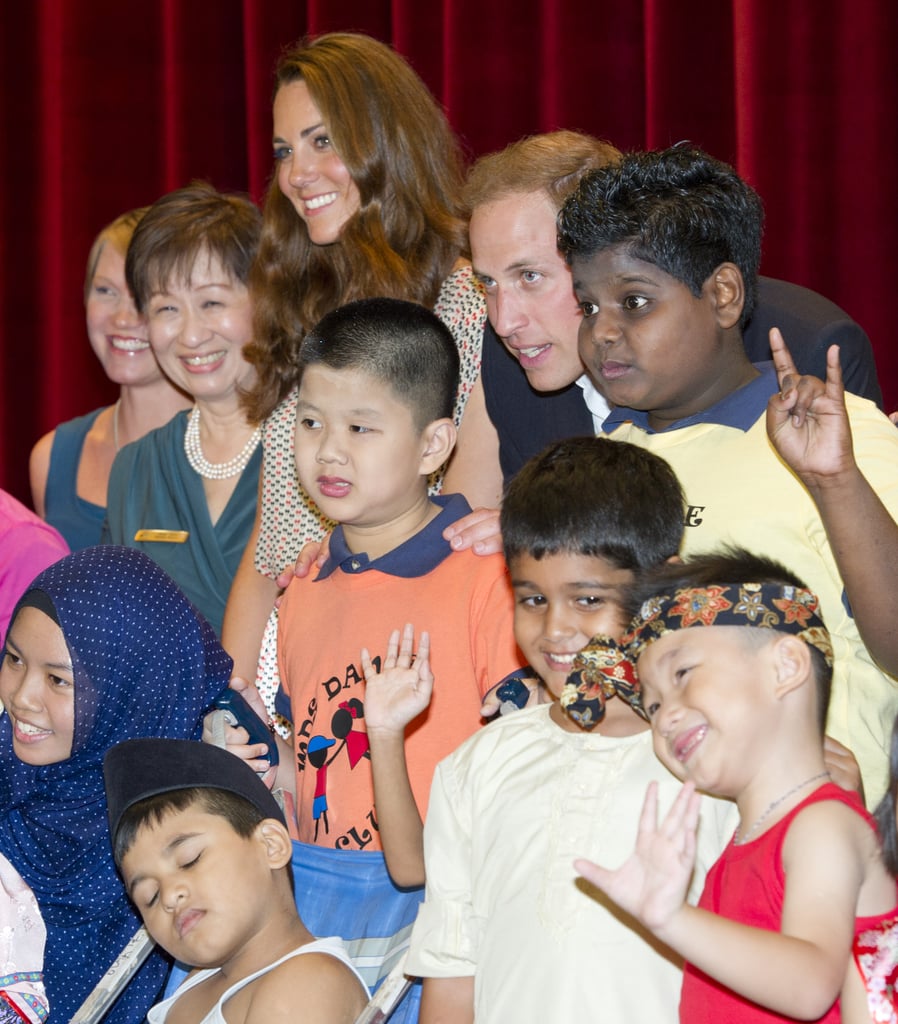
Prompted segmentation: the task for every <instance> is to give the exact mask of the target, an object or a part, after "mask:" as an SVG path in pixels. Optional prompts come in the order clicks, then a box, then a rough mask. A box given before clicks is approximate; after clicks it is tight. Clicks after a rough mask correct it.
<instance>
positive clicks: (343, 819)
mask: <svg viewBox="0 0 898 1024" xmlns="http://www.w3.org/2000/svg"><path fill="white" fill-rule="evenodd" d="M447 511H448V510H447ZM452 518H457V516H453V517H452ZM449 521H451V519H450V520H449ZM434 524H439V525H438V527H437V529H438V530H439V531H440V532H441V531H442V529H443V527H444V526H445V525H447V520H446V519H445V518H443V516H440V517H439V519H438V520H434V522H433V523H431V524H430V526H429V527H425V531H426V532H427V533H428V534H429V535H430V537H431V539H432V538H433V534H434V533H435V532H436V531H435V530H432V529H431V528H430V527H433V526H434ZM425 531H422V533H424V532H425ZM420 536H421V535H417V536H415V537H413V538H411V540H409V541H407V542H406V544H405V545H403V548H405V547H407V546H408V545H415V544H417V543H421V541H420V540H419V538H420ZM425 542H426V541H425ZM444 543H445V542H444ZM446 551H447V552H448V553H447V554H446V557H444V558H443V559H442V560H441V561H440V562H439V564H438V565H436V567H435V568H432V569H431V570H430V571H429V572H426V573H425V574H424V575H421V576H414V577H411V578H408V577H405V576H394V575H388V574H387V573H385V572H382V571H379V570H377V569H374V568H369V569H366V570H364V571H362V572H358V573H347V572H344V571H343V570H342V569H340V568H337V569H335V570H334V571H333V572H332V573H331V574H330V575H329V576H327V578H325V579H320V580H312V579H310V578H307V579H303V580H300V579H294V580H293V581H292V582H291V583H290V586H289V587H288V588H287V591H286V594H285V596H284V600H283V602H282V603H281V607H280V615H279V621H278V645H277V646H278V669H279V672H280V679H281V688H282V690H283V691H284V692H285V693H286V694H287V695H288V696H289V698H290V706H291V709H292V721H293V745H294V769H295V772H296V792H297V799H296V819H297V828H298V838H299V839H300V840H301V841H302V842H305V843H315V844H317V845H319V846H329V847H335V848H337V849H356V850H360V849H365V850H380V849H381V843H380V837H379V833H378V830H377V822H376V818H375V814H374V789H373V782H372V777H371V761H370V756H369V754H368V738H367V735H366V733H365V719H364V702H365V682H364V676H363V674H362V670H361V666H360V664H359V654H360V652H361V649H362V647H367V648H368V650H369V651H370V652H371V656H372V659H374V660H375V663H376V664H378V663H379V660H380V659H381V658H382V657H383V656H384V654H385V653H386V646H387V640H388V639H389V636H390V633H391V632H392V631H393V630H394V629H397V628H400V629H401V628H402V626H403V625H404V624H405V623H406V622H411V623H413V624H414V627H415V632H416V634H419V633H420V632H421V631H422V630H427V631H428V632H429V633H430V651H431V655H430V662H431V667H432V670H433V675H434V689H433V698H432V700H431V703H430V706H429V708H428V709H427V711H425V712H424V714H423V715H421V716H419V717H418V718H417V719H415V721H414V722H412V723H411V724H410V725H409V727H408V729H407V731H406V761H407V764H408V772H409V778H410V781H411V786H412V792H413V793H414V796H415V801H416V803H417V805H418V809H419V810H420V812H421V815H422V817H423V816H424V814H425V812H426V809H427V799H428V796H429V793H430V783H431V779H432V777H433V771H434V768H435V767H436V764H437V762H438V761H440V760H441V759H442V758H444V757H445V756H446V755H447V754H449V753H451V752H452V751H453V750H454V749H455V748H456V747H457V746H458V745H459V743H461V742H462V740H464V739H466V738H467V737H468V736H470V735H471V734H472V733H473V732H474V731H475V730H476V729H478V728H479V727H480V725H481V723H482V719H481V717H480V701H481V698H482V697H483V695H484V693H485V692H486V691H487V690H488V689H490V687H492V686H494V685H495V684H496V683H498V682H499V681H500V680H501V679H502V678H503V677H504V676H506V675H508V674H509V672H512V671H514V670H515V669H517V668H519V667H520V665H521V657H520V654H519V653H518V651H517V647H516V645H515V641H514V633H513V626H512V618H513V612H514V604H513V597H512V592H511V587H510V584H509V580H508V575H507V572H506V569H505V563H504V561H503V559H502V558H501V556H499V555H490V556H487V557H482V556H477V555H473V554H472V553H471V552H470V551H457V552H450V550H449V548H448V545H446ZM391 554H392V553H391Z"/></svg>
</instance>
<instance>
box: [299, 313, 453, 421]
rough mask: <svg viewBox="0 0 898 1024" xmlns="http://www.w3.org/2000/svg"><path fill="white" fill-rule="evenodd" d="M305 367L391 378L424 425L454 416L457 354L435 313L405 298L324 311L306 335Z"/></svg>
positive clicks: (384, 379) (301, 357)
mask: <svg viewBox="0 0 898 1024" xmlns="http://www.w3.org/2000/svg"><path fill="white" fill-rule="evenodd" d="M299 361H300V365H301V368H302V369H304V368H305V367H307V366H314V365H315V364H316V363H319V364H321V365H322V366H327V367H329V368H330V369H333V370H358V371H359V372H361V373H365V374H368V375H369V376H371V377H373V378H374V379H375V380H379V381H381V382H382V383H384V384H388V385H389V386H390V388H391V389H392V391H393V392H394V394H395V395H396V397H397V398H398V399H399V401H401V402H402V403H403V404H404V405H406V406H407V407H408V408H409V409H410V410H411V413H412V416H413V418H414V421H415V426H416V427H417V428H418V429H419V430H423V429H424V427H426V426H427V424H428V423H432V422H433V421H434V420H439V419H446V418H449V417H451V416H452V409H453V406H454V404H455V394H456V391H457V389H458V376H459V356H458V349H457V348H456V345H455V341H454V340H453V337H452V334H451V332H450V330H449V328H448V327H447V326H446V325H445V324H444V323H443V321H442V320H440V318H439V317H438V316H436V314H435V313H432V312H431V311H430V310H429V309H426V308H425V307H424V306H419V305H418V304H417V303H414V302H405V301H404V300H402V299H388V298H376V299H360V300H358V301H357V302H350V303H348V304H347V305H345V306H340V307H339V308H338V309H335V310H333V311H332V312H330V313H328V314H327V315H326V316H324V317H323V318H322V319H321V320H320V321H319V322H318V324H317V325H316V326H315V327H313V328H312V330H311V331H309V333H308V334H307V335H306V337H305V338H303V341H302V344H301V346H300V350H299Z"/></svg>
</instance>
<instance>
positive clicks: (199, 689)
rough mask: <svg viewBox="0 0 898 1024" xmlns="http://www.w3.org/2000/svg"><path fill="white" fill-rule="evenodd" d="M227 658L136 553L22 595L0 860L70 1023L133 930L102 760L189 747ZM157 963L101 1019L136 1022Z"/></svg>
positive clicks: (54, 572) (3, 692)
mask: <svg viewBox="0 0 898 1024" xmlns="http://www.w3.org/2000/svg"><path fill="white" fill-rule="evenodd" d="M230 669H231V659H230V658H229V657H228V656H227V655H226V654H225V652H224V650H222V648H221V646H220V644H219V643H218V641H217V639H216V638H215V634H214V632H213V631H212V628H211V627H210V626H209V625H208V623H207V622H206V621H205V620H204V619H203V618H202V617H201V616H200V615H199V613H198V612H197V611H196V610H195V609H194V608H193V606H192V605H191V604H190V603H189V602H188V600H187V599H186V598H185V597H184V595H183V594H182V593H181V591H180V590H178V588H177V587H176V586H175V584H174V583H173V582H172V581H171V579H170V578H169V577H168V576H166V574H165V573H164V572H163V571H162V570H161V569H160V568H158V566H156V564H155V563H154V562H151V561H150V559H148V558H147V557H146V556H145V555H143V554H141V553H140V552H139V551H134V550H130V549H127V548H119V547H114V546H105V547H94V548H85V549H84V550H83V551H79V552H77V553H75V554H73V555H69V556H68V557H67V558H63V559H62V560H61V561H59V562H57V563H56V564H55V565H53V566H51V567H50V568H49V569H47V570H46V571H45V572H43V573H41V574H40V575H39V576H38V577H37V578H36V579H35V580H34V582H33V583H32V585H31V587H30V588H29V589H28V591H27V592H26V593H25V595H24V597H22V599H21V601H20V602H19V604H18V606H17V608H16V610H15V611H14V613H13V617H12V620H11V623H10V627H9V632H8V635H7V639H6V647H5V649H4V651H3V661H2V666H0V699H2V701H3V705H4V707H5V710H6V713H5V714H4V715H3V716H2V718H0V853H2V854H3V855H4V856H5V857H6V858H7V859H8V860H9V861H10V863H11V864H12V865H13V867H15V868H16V870H17V871H18V872H19V873H20V874H21V876H22V877H23V878H24V880H25V881H26V882H27V883H28V885H30V886H31V889H32V890H33V892H34V895H35V897H36V898H37V902H38V906H39V908H40V911H41V914H42V916H43V919H44V923H45V925H46V928H47V944H46V952H45V958H44V981H45V984H46V989H47V996H48V998H49V1001H50V1005H51V1008H52V1014H53V1020H58V1021H68V1020H71V1019H72V1016H73V1015H74V1013H75V1011H76V1010H77V1009H78V1007H79V1006H80V1005H81V1003H82V1002H83V1001H84V999H85V998H86V997H87V995H88V994H89V993H90V992H91V990H92V989H93V988H94V986H95V985H96V983H97V981H99V979H100V978H101V977H102V975H103V974H104V973H105V972H106V970H107V969H108V968H109V967H110V965H111V964H112V962H113V961H114V960H115V958H116V957H117V956H118V954H119V953H120V952H121V951H122V950H123V948H124V946H125V944H126V943H127V942H128V940H129V939H130V938H131V937H132V936H133V934H134V932H135V931H136V930H137V928H138V927H139V925H140V917H139V915H138V914H137V913H136V912H135V911H134V909H133V907H132V906H131V904H130V903H129V900H128V897H127V895H126V893H125V890H124V888H123V887H122V883H121V880H120V878H119V876H118V874H117V872H116V869H115V864H114V863H113V859H112V847H111V844H110V839H109V830H108V826H107V815H106V799H105V792H104V786H103V757H104V755H105V753H106V751H107V750H108V749H109V747H111V746H112V745H113V744H115V743H119V742H121V741H122V740H125V739H130V738H134V737H171V738H175V739H191V738H196V739H198V738H199V736H200V733H201V723H202V716H203V714H204V712H205V711H206V710H207V707H208V705H209V704H210V703H211V701H212V698H213V697H214V696H215V695H216V694H218V693H219V692H220V691H221V690H222V689H223V688H224V687H225V686H226V685H227V683H228V678H229V676H230ZM168 967H169V964H168V962H167V960H166V958H165V957H164V956H163V955H162V954H161V953H158V952H156V953H152V954H151V955H150V957H149V959H148V960H147V961H146V963H145V964H144V966H143V967H141V968H140V970H139V971H138V972H137V974H136V975H135V977H134V979H133V980H132V981H131V982H130V983H129V984H128V986H127V988H125V990H124V993H123V994H122V995H121V997H120V999H119V1000H118V1002H117V1003H116V1005H115V1006H114V1008H113V1009H112V1011H111V1012H110V1014H109V1016H108V1017H106V1018H104V1019H105V1020H107V1021H110V1022H115V1024H133V1022H134V1021H138V1020H143V1018H144V1016H145V1014H146V1011H147V1010H148V1008H149V1007H150V1006H152V1005H153V1002H154V1001H155V998H156V996H157V994H158V993H159V991H160V989H161V987H162V984H163V983H164V980H165V976H166V973H167V971H168Z"/></svg>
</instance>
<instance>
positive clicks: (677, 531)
mask: <svg viewBox="0 0 898 1024" xmlns="http://www.w3.org/2000/svg"><path fill="white" fill-rule="evenodd" d="M685 508H686V503H685V499H684V497H683V491H682V488H681V487H680V482H679V480H677V477H676V475H675V474H674V471H673V470H672V469H671V468H670V466H669V465H668V464H667V463H666V462H665V461H664V460H663V459H661V458H659V457H658V456H657V455H654V454H653V453H652V452H650V451H647V450H646V449H644V448H638V447H637V446H636V445H632V444H629V443H627V442H626V441H610V440H607V439H603V438H596V437H575V438H570V439H568V440H566V441H558V442H556V443H555V444H552V445H550V446H549V447H548V448H546V449H545V450H544V451H543V452H541V453H540V454H539V455H537V456H535V457H534V458H532V459H530V460H529V461H528V462H527V463H526V464H525V465H524V466H523V468H522V469H521V470H520V472H518V473H517V475H516V476H515V477H514V478H513V479H512V480H511V482H510V483H509V485H508V488H507V489H506V492H505V497H504V498H503V500H502V511H501V528H502V539H503V544H504V547H505V558H506V561H510V560H511V559H513V558H515V557H516V556H518V555H530V556H532V557H533V558H536V559H541V558H543V557H544V556H545V555H554V554H558V553H559V552H566V553H571V554H581V555H588V556H592V557H601V558H605V559H607V560H608V561H609V562H611V563H612V564H613V565H614V566H616V567H617V568H620V569H629V570H631V571H633V572H635V573H640V572H642V571H644V570H646V569H649V568H652V567H653V566H656V565H658V564H660V563H661V562H664V561H665V560H666V559H668V558H671V557H672V556H674V555H676V553H677V551H678V550H679V547H680V542H681V541H682V538H683V529H684V522H685Z"/></svg>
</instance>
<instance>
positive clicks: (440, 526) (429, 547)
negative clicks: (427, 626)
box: [315, 494, 471, 583]
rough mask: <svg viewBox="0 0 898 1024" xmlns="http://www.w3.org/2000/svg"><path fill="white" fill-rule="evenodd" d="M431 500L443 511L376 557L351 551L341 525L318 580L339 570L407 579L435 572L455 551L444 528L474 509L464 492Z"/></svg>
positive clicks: (335, 531) (437, 496) (432, 496)
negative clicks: (375, 571) (371, 571)
mask: <svg viewBox="0 0 898 1024" xmlns="http://www.w3.org/2000/svg"><path fill="white" fill-rule="evenodd" d="M430 500H431V501H432V502H433V503H434V505H439V506H440V513H439V514H438V515H437V516H436V517H435V518H434V519H432V520H431V521H430V522H429V523H428V524H427V525H426V526H425V527H424V529H423V530H419V531H418V533H416V534H415V535H414V536H413V537H409V539H408V540H407V541H405V542H404V543H403V544H400V545H399V547H398V548H394V549H393V550H392V551H388V552H387V553H386V554H385V555H381V556H380V558H375V559H373V560H372V559H370V558H369V557H368V556H367V555H366V554H365V553H364V552H363V551H362V552H358V551H356V552H353V551H350V550H349V548H348V547H347V546H346V538H345V537H344V534H343V527H342V526H338V527H337V528H336V529H335V530H334V532H333V533H332V534H331V538H330V556H329V557H328V560H327V561H326V562H325V563H324V565H323V566H322V568H321V572H319V573H318V576H317V578H316V581H315V582H316V583H317V582H318V581H319V580H324V579H327V577H328V576H330V575H331V573H333V572H335V571H336V570H337V569H340V570H342V571H343V572H345V573H348V574H350V575H353V576H354V575H357V574H358V573H360V572H367V570H369V569H376V570H377V571H378V572H382V573H385V574H386V575H388V576H400V577H402V578H403V579H414V578H415V577H417V576H426V575H427V574H428V573H429V572H432V571H433V570H434V569H435V568H436V567H437V566H438V565H439V564H440V562H442V561H443V559H445V558H446V556H447V555H449V554H451V553H452V548H451V547H450V546H449V543H448V541H446V540H444V539H443V530H445V529H446V527H447V526H450V525H451V524H452V523H454V522H455V521H456V520H458V519H461V518H462V516H466V515H467V514H468V513H469V512H470V511H471V506H470V505H469V504H468V503H467V501H466V500H465V499H464V497H463V496H462V495H461V494H439V495H431V496H430Z"/></svg>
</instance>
